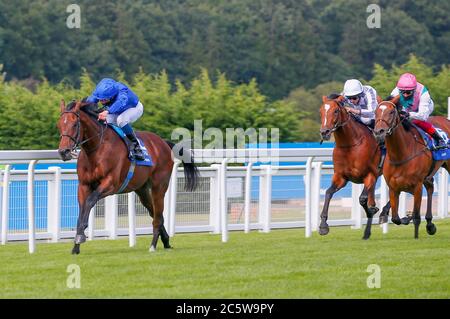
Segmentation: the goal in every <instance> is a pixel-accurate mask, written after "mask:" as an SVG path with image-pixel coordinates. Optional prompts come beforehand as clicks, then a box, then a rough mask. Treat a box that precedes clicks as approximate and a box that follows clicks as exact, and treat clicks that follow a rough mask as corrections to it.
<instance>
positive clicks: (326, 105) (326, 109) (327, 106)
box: [323, 104, 330, 126]
mask: <svg viewBox="0 0 450 319" xmlns="http://www.w3.org/2000/svg"><path fill="white" fill-rule="evenodd" d="M324 108H325V116H324V118H325V120H324V122H323V125H324V126H325V125H327V112H328V110H329V109H330V104H325V105H324Z"/></svg>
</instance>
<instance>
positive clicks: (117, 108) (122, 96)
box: [108, 90, 128, 114]
mask: <svg viewBox="0 0 450 319" xmlns="http://www.w3.org/2000/svg"><path fill="white" fill-rule="evenodd" d="M127 103H128V96H127V91H126V90H120V92H119V94H118V96H117V99H116V101H115V102H114V103H113V104H111V106H110V107H109V109H108V112H109V113H110V114H119V113H122V112H123V111H124V110H125V107H126V106H127Z"/></svg>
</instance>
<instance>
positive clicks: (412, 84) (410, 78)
mask: <svg viewBox="0 0 450 319" xmlns="http://www.w3.org/2000/svg"><path fill="white" fill-rule="evenodd" d="M416 86H417V80H416V76H415V75H414V74H411V73H405V74H402V75H401V76H400V79H399V80H398V82H397V88H398V89H399V90H414V89H415V88H416Z"/></svg>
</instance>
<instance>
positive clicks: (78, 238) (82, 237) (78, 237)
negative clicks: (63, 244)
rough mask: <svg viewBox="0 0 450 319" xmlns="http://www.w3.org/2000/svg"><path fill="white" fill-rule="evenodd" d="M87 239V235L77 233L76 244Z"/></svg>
mask: <svg viewBox="0 0 450 319" xmlns="http://www.w3.org/2000/svg"><path fill="white" fill-rule="evenodd" d="M85 241H86V235H85V234H82V235H76V236H75V244H77V245H79V244H82V243H84V242H85Z"/></svg>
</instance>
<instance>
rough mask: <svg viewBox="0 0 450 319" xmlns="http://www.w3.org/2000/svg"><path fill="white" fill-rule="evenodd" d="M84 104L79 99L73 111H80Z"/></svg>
mask: <svg viewBox="0 0 450 319" xmlns="http://www.w3.org/2000/svg"><path fill="white" fill-rule="evenodd" d="M81 106H82V105H81V102H80V101H77V102H76V103H75V106H74V107H73V111H74V112H78V111H79V110H80V107H81Z"/></svg>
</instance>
